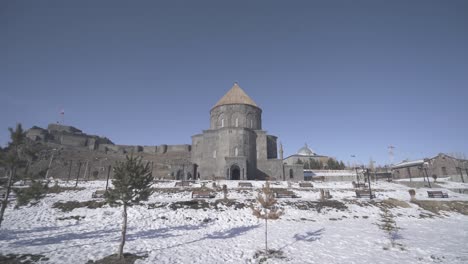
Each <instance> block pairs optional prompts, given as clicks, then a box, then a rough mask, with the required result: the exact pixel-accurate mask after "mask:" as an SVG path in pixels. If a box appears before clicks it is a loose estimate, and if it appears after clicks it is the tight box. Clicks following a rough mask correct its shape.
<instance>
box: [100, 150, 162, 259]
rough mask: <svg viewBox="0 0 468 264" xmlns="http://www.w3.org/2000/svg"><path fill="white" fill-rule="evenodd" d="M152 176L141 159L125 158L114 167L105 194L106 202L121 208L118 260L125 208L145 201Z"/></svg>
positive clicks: (123, 228) (121, 250)
mask: <svg viewBox="0 0 468 264" xmlns="http://www.w3.org/2000/svg"><path fill="white" fill-rule="evenodd" d="M153 180H154V178H153V176H152V174H151V168H150V166H149V163H146V165H144V164H143V162H142V160H141V157H137V158H134V157H133V155H132V156H130V157H129V156H127V160H126V161H125V162H117V163H116V166H115V167H114V179H113V180H112V185H113V188H109V189H108V191H107V193H106V200H107V201H108V202H110V203H113V204H119V205H122V206H123V211H122V217H123V220H122V237H121V240H120V245H119V251H118V258H119V259H122V258H123V248H124V245H125V240H126V234H127V207H129V206H132V205H137V204H139V203H140V201H147V200H148V198H149V196H150V195H151V193H152V190H151V188H150V187H151V185H152V183H153Z"/></svg>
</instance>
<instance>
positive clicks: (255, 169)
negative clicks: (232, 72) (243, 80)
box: [191, 83, 304, 181]
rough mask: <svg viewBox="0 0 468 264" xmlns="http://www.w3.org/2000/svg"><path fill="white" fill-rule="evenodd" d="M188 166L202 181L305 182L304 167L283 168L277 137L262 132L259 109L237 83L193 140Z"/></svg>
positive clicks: (295, 165) (215, 106)
mask: <svg viewBox="0 0 468 264" xmlns="http://www.w3.org/2000/svg"><path fill="white" fill-rule="evenodd" d="M191 162H192V164H193V173H194V176H196V177H197V178H201V179H207V180H208V179H213V178H218V179H219V178H223V179H227V180H263V179H265V178H266V177H269V178H270V179H276V180H290V181H299V180H303V179H304V173H303V167H302V165H297V164H291V165H288V164H285V163H284V162H283V157H282V149H281V147H280V158H279V159H278V148H277V137H276V136H273V135H268V134H267V132H266V131H265V130H263V129H262V109H261V108H260V107H258V105H257V104H256V103H255V102H254V101H253V100H252V99H251V98H250V97H249V96H248V95H247V94H246V93H245V92H244V91H243V90H242V89H241V88H240V87H239V85H238V84H237V83H235V84H234V86H233V87H232V88H231V89H230V90H229V91H228V92H227V93H226V95H224V96H223V97H222V98H221V99H220V100H219V101H218V102H217V103H216V104H215V105H214V107H213V108H212V109H211V111H210V128H209V129H207V130H203V133H202V134H198V135H194V136H192V151H191Z"/></svg>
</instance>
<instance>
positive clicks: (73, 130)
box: [47, 124, 82, 134]
mask: <svg viewBox="0 0 468 264" xmlns="http://www.w3.org/2000/svg"><path fill="white" fill-rule="evenodd" d="M47 130H48V131H49V133H52V132H67V133H72V134H74V133H81V132H82V131H81V130H79V129H78V128H76V127H72V126H64V125H60V124H49V125H48V126H47Z"/></svg>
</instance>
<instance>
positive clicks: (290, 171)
mask: <svg viewBox="0 0 468 264" xmlns="http://www.w3.org/2000/svg"><path fill="white" fill-rule="evenodd" d="M289 178H290V179H292V178H294V171H293V169H289Z"/></svg>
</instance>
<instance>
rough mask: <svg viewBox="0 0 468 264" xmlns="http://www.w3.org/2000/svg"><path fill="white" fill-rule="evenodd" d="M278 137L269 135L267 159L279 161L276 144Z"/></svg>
mask: <svg viewBox="0 0 468 264" xmlns="http://www.w3.org/2000/svg"><path fill="white" fill-rule="evenodd" d="M276 139H277V137H276V136H272V135H267V158H268V159H277V158H278V149H277V146H278V145H277V143H276Z"/></svg>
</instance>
